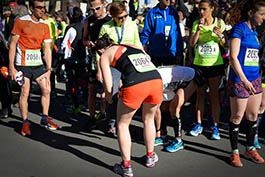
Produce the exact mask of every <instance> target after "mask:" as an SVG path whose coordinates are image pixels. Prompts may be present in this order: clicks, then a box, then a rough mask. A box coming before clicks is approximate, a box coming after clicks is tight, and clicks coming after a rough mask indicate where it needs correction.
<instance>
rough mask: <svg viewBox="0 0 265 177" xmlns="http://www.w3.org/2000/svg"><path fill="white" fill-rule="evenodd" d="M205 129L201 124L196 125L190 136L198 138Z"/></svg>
mask: <svg viewBox="0 0 265 177" xmlns="http://www.w3.org/2000/svg"><path fill="white" fill-rule="evenodd" d="M202 130H203V127H202V126H201V124H196V125H195V126H194V127H193V128H192V130H191V131H190V134H191V135H192V136H198V135H199V134H201V133H202Z"/></svg>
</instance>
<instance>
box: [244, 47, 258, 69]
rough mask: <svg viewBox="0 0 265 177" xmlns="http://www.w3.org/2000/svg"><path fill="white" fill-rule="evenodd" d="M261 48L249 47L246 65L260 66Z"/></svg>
mask: <svg viewBox="0 0 265 177" xmlns="http://www.w3.org/2000/svg"><path fill="white" fill-rule="evenodd" d="M258 54H259V50H258V49H247V50H246V55H245V62H244V66H259V55H258Z"/></svg>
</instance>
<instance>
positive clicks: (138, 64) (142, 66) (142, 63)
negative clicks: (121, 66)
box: [128, 53, 156, 73]
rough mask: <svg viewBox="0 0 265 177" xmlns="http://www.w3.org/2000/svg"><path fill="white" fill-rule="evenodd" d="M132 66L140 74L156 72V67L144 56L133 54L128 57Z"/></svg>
mask: <svg viewBox="0 0 265 177" xmlns="http://www.w3.org/2000/svg"><path fill="white" fill-rule="evenodd" d="M128 57H129V59H130V61H131V63H132V65H133V66H134V68H135V69H136V71H138V72H141V73H142V72H148V71H152V70H156V67H155V65H154V64H153V63H152V62H151V61H150V60H148V59H147V58H146V56H145V55H144V54H142V53H141V54H133V55H129V56H128Z"/></svg>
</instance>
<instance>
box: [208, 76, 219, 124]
mask: <svg viewBox="0 0 265 177" xmlns="http://www.w3.org/2000/svg"><path fill="white" fill-rule="evenodd" d="M221 78H222V76H217V77H214V78H209V79H208V82H209V88H210V104H211V110H212V111H211V114H212V116H213V119H214V126H217V125H218V123H219V119H220V102H219V85H220V81H221Z"/></svg>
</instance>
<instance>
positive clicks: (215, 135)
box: [211, 126, 221, 140]
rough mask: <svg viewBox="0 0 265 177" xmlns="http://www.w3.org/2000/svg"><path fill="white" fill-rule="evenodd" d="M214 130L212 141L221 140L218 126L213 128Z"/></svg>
mask: <svg viewBox="0 0 265 177" xmlns="http://www.w3.org/2000/svg"><path fill="white" fill-rule="evenodd" d="M211 129H212V136H211V139H212V140H220V139H221V137H220V133H219V130H218V128H217V127H216V126H213V127H211Z"/></svg>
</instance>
